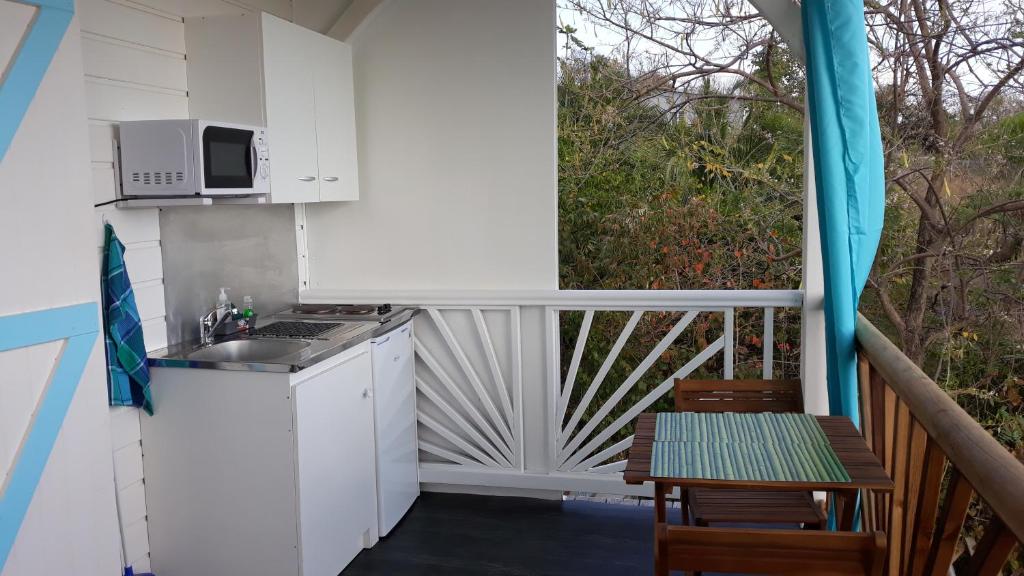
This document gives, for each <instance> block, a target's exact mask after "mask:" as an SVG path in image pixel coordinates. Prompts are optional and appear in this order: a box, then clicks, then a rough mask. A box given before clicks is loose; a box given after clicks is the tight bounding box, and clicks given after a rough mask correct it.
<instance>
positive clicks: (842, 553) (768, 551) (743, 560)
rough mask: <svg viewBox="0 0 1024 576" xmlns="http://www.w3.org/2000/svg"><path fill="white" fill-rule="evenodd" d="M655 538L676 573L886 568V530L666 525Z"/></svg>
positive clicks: (874, 575)
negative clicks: (836, 530) (835, 530)
mask: <svg viewBox="0 0 1024 576" xmlns="http://www.w3.org/2000/svg"><path fill="white" fill-rule="evenodd" d="M655 536H656V538H657V539H658V546H659V549H660V550H664V551H665V558H666V559H667V565H668V566H667V568H668V569H670V570H684V571H688V572H690V571H707V572H727V573H734V572H735V573H742V574H806V575H810V574H814V575H821V574H832V575H837V576H838V575H850V576H865V575H868V576H880V575H881V574H882V570H883V568H884V565H885V549H886V540H885V533H884V532H871V533H868V532H831V531H820V530H777V529H754V528H705V527H698V526H669V525H665V524H660V525H659V526H658V529H657V532H656V534H655Z"/></svg>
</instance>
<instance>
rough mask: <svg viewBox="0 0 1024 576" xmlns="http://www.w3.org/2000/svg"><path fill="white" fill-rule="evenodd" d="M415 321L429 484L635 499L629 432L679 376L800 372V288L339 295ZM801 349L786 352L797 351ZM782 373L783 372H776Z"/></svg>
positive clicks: (423, 475) (423, 464)
mask: <svg viewBox="0 0 1024 576" xmlns="http://www.w3.org/2000/svg"><path fill="white" fill-rule="evenodd" d="M305 301H307V302H317V301H346V302H355V303H365V302H381V301H390V302H392V303H393V304H396V305H414V306H418V307H419V308H420V310H421V311H420V313H419V315H417V316H416V320H415V324H416V326H415V347H416V388H417V391H418V394H417V418H418V421H419V449H420V479H421V481H423V482H429V483H442V484H463V485H474V486H490V487H503V488H523V489H541V490H558V491H568V490H578V491H595V492H607V493H623V494H625V493H637V491H638V490H639V491H643V490H644V488H642V487H641V488H636V487H630V486H626V485H625V483H623V482H622V479H621V472H622V470H623V468H624V466H625V451H626V449H627V448H628V447H629V444H630V442H631V441H632V425H633V421H634V420H635V419H636V416H637V415H638V414H640V413H641V412H643V411H645V410H658V409H669V408H668V407H669V406H670V396H671V394H670V391H671V389H672V381H673V379H674V378H679V377H685V376H690V377H701V376H702V375H704V376H707V377H713V378H723V377H724V378H732V377H733V375H734V373H736V374H738V375H750V374H749V373H750V372H751V371H755V372H759V373H761V374H762V375H763V376H764V377H767V378H771V377H772V375H773V371H778V370H779V369H780V367H783V368H785V369H786V370H788V371H789V373H788V375H789V376H792V375H793V370H794V369H798V368H794V366H796V363H795V362H794V361H793V354H790V353H788V352H787V354H786V356H784V357H779V356H778V354H779V352H778V351H779V350H782V349H783V347H782V346H783V344H784V343H783V342H782V341H781V340H780V339H779V338H776V335H780V338H781V335H782V334H788V335H789V336H790V337H793V335H794V331H793V330H792V328H793V327H794V324H792V323H790V324H789V325H788V328H789V329H788V330H787V326H785V325H783V324H779V323H778V322H777V321H776V320H777V318H778V317H784V318H785V319H786V320H785V321H786V322H790V320H792V319H793V318H795V317H796V316H795V315H793V314H788V315H786V316H779V314H778V312H777V310H778V309H783V308H790V309H792V308H796V309H799V308H800V307H801V305H802V302H803V298H802V293H801V292H799V291H795V290H792V291H791V290H750V291H744V290H728V291H726V290H721V291H716V290H693V291H603V290H594V291H568V290H564V291H557V290H551V291H549V290H544V291H523V290H519V291H500V292H499V291H478V292H468V291H464V292H450V291H445V292H440V291H414V292H408V293H366V294H358V293H351V292H348V293H341V294H339V293H331V294H324V295H322V296H320V295H317V296H316V297H315V298H307V299H306V300H305ZM796 344H797V342H795V341H790V342H786V343H785V346H790V345H792V346H794V347H795V345H796ZM773 367H774V368H773Z"/></svg>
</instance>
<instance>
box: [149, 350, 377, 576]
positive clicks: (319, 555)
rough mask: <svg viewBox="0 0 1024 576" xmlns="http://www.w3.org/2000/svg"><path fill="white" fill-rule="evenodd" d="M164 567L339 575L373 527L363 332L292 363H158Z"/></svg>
mask: <svg viewBox="0 0 1024 576" xmlns="http://www.w3.org/2000/svg"><path fill="white" fill-rule="evenodd" d="M151 373H152V378H153V387H154V398H155V401H156V406H155V409H156V414H155V416H153V417H147V416H143V419H142V446H143V459H144V466H145V470H146V500H147V506H148V512H149V537H150V554H151V559H152V568H153V572H154V573H156V574H160V575H161V576H197V575H202V574H210V575H213V574H217V575H218V576H232V575H238V576H263V575H265V576H284V575H289V574H294V575H299V576H336V575H337V574H338V573H339V572H341V570H343V569H344V568H345V566H346V565H348V563H349V562H350V561H351V560H352V559H353V558H354V557H355V556H356V554H358V553H359V551H360V550H361V549H363V548H366V547H370V546H372V545H373V544H375V543H376V539H377V531H378V528H377V504H376V503H377V494H376V461H375V455H374V454H375V450H374V431H373V400H372V396H373V385H372V365H371V360H370V350H369V343H365V344H362V345H360V346H357V347H355V348H353V349H351V350H348V351H346V352H343V353H341V354H339V355H338V356H335V357H333V358H330V359H328V360H325V361H324V362H321V363H320V364H317V365H316V366H313V367H312V368H309V369H306V370H303V371H301V372H298V373H295V374H268V373H259V372H233V371H225V370H197V369H190V368H153V369H152V371H151Z"/></svg>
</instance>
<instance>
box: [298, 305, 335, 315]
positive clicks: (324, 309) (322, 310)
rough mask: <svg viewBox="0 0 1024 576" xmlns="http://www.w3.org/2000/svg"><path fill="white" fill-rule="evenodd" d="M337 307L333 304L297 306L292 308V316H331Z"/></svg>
mask: <svg viewBox="0 0 1024 576" xmlns="http://www.w3.org/2000/svg"><path fill="white" fill-rule="evenodd" d="M337 308H338V307H337V306H335V305H334V304H298V305H296V306H295V307H294V308H292V313H293V314H317V315H323V314H332V313H334V311H335V310H336V309H337Z"/></svg>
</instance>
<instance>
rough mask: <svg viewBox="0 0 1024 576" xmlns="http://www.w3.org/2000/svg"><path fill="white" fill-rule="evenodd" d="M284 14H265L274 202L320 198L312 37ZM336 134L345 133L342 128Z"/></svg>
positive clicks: (267, 101) (267, 92) (265, 62)
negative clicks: (281, 15)
mask: <svg viewBox="0 0 1024 576" xmlns="http://www.w3.org/2000/svg"><path fill="white" fill-rule="evenodd" d="M307 34H308V35H309V36H317V34H314V33H312V32H310V31H308V30H304V29H302V28H300V27H298V26H296V25H294V24H290V23H288V22H286V21H285V20H281V19H280V18H275V17H273V16H268V15H264V17H263V78H264V93H265V94H266V122H267V138H268V139H269V141H270V171H271V173H270V197H271V201H272V202H317V201H319V200H320V187H319V185H318V184H319V179H318V178H317V157H318V152H317V134H316V124H317V118H316V109H315V100H314V91H313V76H314V70H313V69H312V68H311V67H310V66H309V63H308V62H309V60H310V54H309V51H308V49H306V48H307V47H308V45H309V44H310V43H311V42H309V41H308V40H309V38H308V36H307ZM336 138H339V139H340V138H343V135H341V134H338V135H337V136H336Z"/></svg>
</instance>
